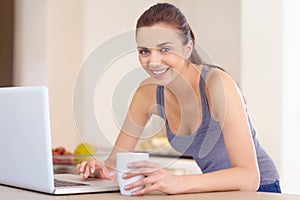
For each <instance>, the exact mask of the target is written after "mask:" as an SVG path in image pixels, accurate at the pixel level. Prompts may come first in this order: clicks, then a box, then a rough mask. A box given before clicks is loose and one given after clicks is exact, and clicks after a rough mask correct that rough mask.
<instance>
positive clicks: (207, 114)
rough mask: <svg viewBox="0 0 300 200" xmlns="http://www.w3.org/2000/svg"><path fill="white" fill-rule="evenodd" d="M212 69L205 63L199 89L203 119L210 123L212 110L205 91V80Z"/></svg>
mask: <svg viewBox="0 0 300 200" xmlns="http://www.w3.org/2000/svg"><path fill="white" fill-rule="evenodd" d="M210 70H211V69H210V67H208V66H206V65H203V67H202V71H201V75H200V83H199V90H200V95H201V103H202V116H203V119H202V120H203V122H204V123H208V122H209V121H210V112H209V108H208V102H207V98H206V93H205V80H206V77H207V74H208V73H209V72H210ZM203 122H202V123H203Z"/></svg>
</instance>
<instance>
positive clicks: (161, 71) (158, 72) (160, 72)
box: [151, 68, 169, 75]
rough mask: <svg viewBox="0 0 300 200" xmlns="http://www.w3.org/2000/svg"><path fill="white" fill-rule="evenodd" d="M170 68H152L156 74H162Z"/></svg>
mask: <svg viewBox="0 0 300 200" xmlns="http://www.w3.org/2000/svg"><path fill="white" fill-rule="evenodd" d="M168 69H169V68H165V69H160V70H151V71H152V73H153V74H154V75H161V74H164V73H166V72H167V71H168Z"/></svg>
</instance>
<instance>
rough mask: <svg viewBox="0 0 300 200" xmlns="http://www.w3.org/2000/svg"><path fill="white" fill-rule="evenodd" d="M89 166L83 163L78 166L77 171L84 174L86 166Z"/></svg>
mask: <svg viewBox="0 0 300 200" xmlns="http://www.w3.org/2000/svg"><path fill="white" fill-rule="evenodd" d="M86 165H87V162H86V161H83V162H81V163H80V164H78V165H77V170H78V172H79V173H83V172H84V169H85V166H86Z"/></svg>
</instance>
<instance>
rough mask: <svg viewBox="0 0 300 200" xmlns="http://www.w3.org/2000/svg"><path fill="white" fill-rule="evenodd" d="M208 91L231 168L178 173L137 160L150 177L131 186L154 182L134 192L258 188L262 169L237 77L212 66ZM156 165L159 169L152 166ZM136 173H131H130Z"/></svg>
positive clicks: (187, 191)
mask: <svg viewBox="0 0 300 200" xmlns="http://www.w3.org/2000/svg"><path fill="white" fill-rule="evenodd" d="M206 94H207V97H208V102H209V108H210V112H211V115H212V117H213V118H214V119H215V120H217V121H219V122H220V124H221V127H222V130H223V136H224V142H225V146H226V150H227V152H228V156H229V159H230V162H231V166H232V167H231V168H229V169H224V170H219V171H215V172H211V173H206V174H197V175H182V176H175V175H171V174H169V173H167V172H166V171H165V170H164V169H161V168H158V167H154V166H152V165H151V163H134V166H133V167H138V168H140V169H139V170H140V171H141V173H142V174H145V175H146V176H147V178H145V179H143V180H142V181H140V182H136V183H133V184H131V185H129V186H128V189H132V188H133V187H137V186H139V185H146V184H150V185H151V184H152V185H151V186H150V187H146V188H145V189H143V190H140V191H138V192H136V193H135V195H142V194H145V193H149V192H152V191H155V190H159V191H161V192H164V193H168V194H179V193H194V192H210V191H226V190H247V191H256V190H257V188H258V186H259V182H260V177H259V170H258V164H257V159H256V153H255V148H254V145H253V141H252V136H251V131H250V126H249V123H248V119H247V113H246V109H245V105H244V101H243V97H242V95H241V93H240V91H239V89H238V87H237V86H236V84H235V83H234V81H233V80H232V79H231V78H230V77H229V76H228V75H227V74H226V73H224V72H222V71H220V70H213V71H211V73H209V76H208V77H207V88H206ZM151 168H157V170H152V173H148V172H147V171H151V170H149V169H151ZM133 175H134V174H131V173H129V174H128V177H131V176H133Z"/></svg>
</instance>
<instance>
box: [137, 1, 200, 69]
mask: <svg viewBox="0 0 300 200" xmlns="http://www.w3.org/2000/svg"><path fill="white" fill-rule="evenodd" d="M158 23H164V24H169V25H171V26H173V27H174V28H176V29H177V30H178V31H179V32H180V34H181V35H182V41H183V44H184V45H185V44H187V43H188V42H189V41H190V40H192V42H193V45H195V36H194V33H193V31H192V30H191V27H190V26H189V24H188V22H187V20H186V18H185V16H184V15H183V13H182V12H181V11H180V10H179V9H178V8H177V7H175V6H174V5H172V4H169V3H158V4H156V5H153V6H151V7H150V8H149V9H148V10H146V11H145V12H144V13H143V14H142V15H141V16H140V18H139V19H138V21H137V24H136V28H137V29H138V28H141V27H149V26H152V25H154V24H158ZM189 61H190V62H191V63H193V64H197V65H200V64H203V61H202V59H201V58H200V56H199V54H198V53H197V51H196V49H195V47H193V51H192V54H191V56H190V58H189Z"/></svg>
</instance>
